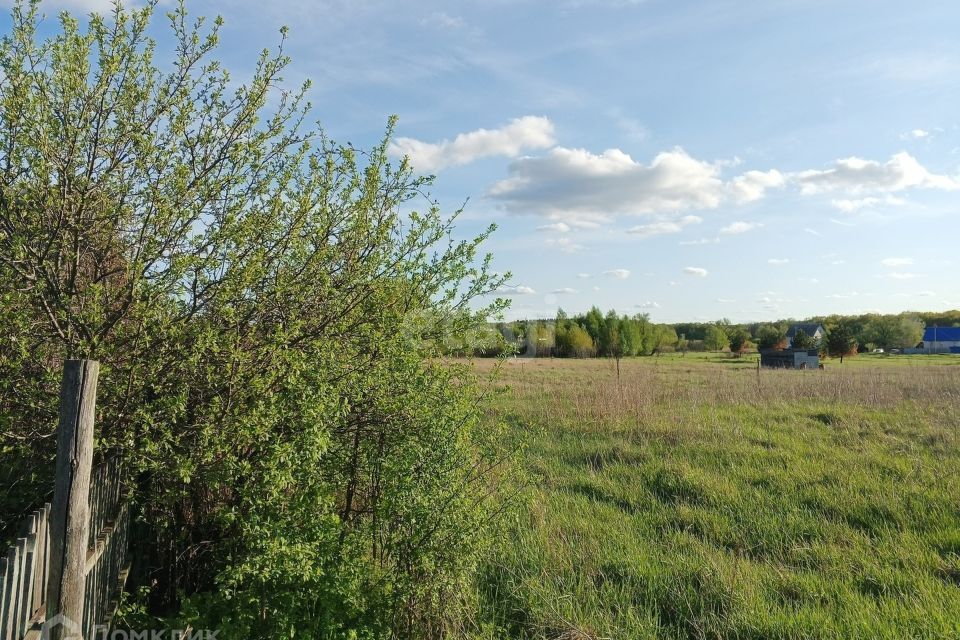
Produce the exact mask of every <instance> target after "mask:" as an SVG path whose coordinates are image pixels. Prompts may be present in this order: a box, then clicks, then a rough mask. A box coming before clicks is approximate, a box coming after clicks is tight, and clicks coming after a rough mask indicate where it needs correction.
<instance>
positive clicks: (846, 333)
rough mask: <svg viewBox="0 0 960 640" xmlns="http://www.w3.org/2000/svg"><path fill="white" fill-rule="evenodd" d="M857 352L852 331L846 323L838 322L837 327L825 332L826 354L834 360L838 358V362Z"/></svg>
mask: <svg viewBox="0 0 960 640" xmlns="http://www.w3.org/2000/svg"><path fill="white" fill-rule="evenodd" d="M856 352H857V339H856V337H855V336H854V334H853V331H852V329H851V328H850V326H849V325H848V324H847V323H846V322H840V323H838V324H837V326H835V327H833V328H832V329H829V330H828V331H827V353H828V354H829V355H830V356H832V357H834V358H836V357H838V356H839V358H840V362H841V363H842V362H843V357H844V356H848V355H852V354H855V353H856Z"/></svg>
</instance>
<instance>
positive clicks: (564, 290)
mask: <svg viewBox="0 0 960 640" xmlns="http://www.w3.org/2000/svg"><path fill="white" fill-rule="evenodd" d="M576 292H577V290H576V289H573V288H571V287H560V288H559V289H554V290H553V291H551V292H550V293H556V294H560V295H565V294H570V293H576Z"/></svg>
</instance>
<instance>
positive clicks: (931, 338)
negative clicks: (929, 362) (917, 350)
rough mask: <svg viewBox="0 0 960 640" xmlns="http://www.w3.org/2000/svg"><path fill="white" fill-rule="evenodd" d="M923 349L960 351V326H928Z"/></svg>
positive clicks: (941, 351) (926, 350)
mask: <svg viewBox="0 0 960 640" xmlns="http://www.w3.org/2000/svg"><path fill="white" fill-rule="evenodd" d="M922 349H923V352H924V353H960V327H927V328H926V329H925V330H924V332H923V345H922Z"/></svg>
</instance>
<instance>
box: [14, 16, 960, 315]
mask: <svg viewBox="0 0 960 640" xmlns="http://www.w3.org/2000/svg"><path fill="white" fill-rule="evenodd" d="M7 4H9V2H7ZM42 6H43V7H44V10H45V11H46V12H47V13H48V14H49V15H53V14H54V13H55V12H56V11H57V10H60V9H63V8H66V9H69V10H72V11H76V12H87V11H91V10H98V9H103V8H104V7H105V6H109V3H108V2H105V1H104V0H59V1H52V0H51V1H47V2H45V3H44V4H43V5H42ZM187 6H188V9H190V10H191V11H192V12H193V13H195V14H205V15H215V14H219V15H222V16H223V18H224V20H225V25H224V27H223V31H222V45H221V48H220V51H219V54H218V55H219V57H220V58H221V59H222V60H223V61H224V62H225V64H226V65H227V66H228V68H230V69H231V70H232V71H233V72H234V74H236V75H238V76H239V77H243V74H244V73H249V71H250V69H251V68H252V66H253V63H254V62H255V60H256V56H257V54H258V53H259V51H260V49H262V48H264V47H272V46H275V45H276V44H277V43H278V42H279V28H280V27H281V26H282V25H287V26H289V27H290V34H289V37H288V41H287V44H286V51H287V52H288V53H289V54H290V55H291V56H292V58H293V64H292V66H291V68H290V70H289V73H287V74H286V81H287V82H289V83H290V84H291V85H293V84H297V83H299V82H301V81H302V80H304V79H306V78H310V79H312V80H313V83H314V84H313V89H312V90H311V92H310V99H311V101H312V103H313V104H314V117H315V119H316V120H318V121H319V122H320V123H321V124H322V126H323V128H324V129H325V131H326V132H327V133H328V134H329V135H330V136H332V137H333V138H335V139H337V140H338V141H341V142H348V141H349V142H351V143H353V144H355V145H358V146H361V147H363V146H367V147H369V146H372V145H373V144H375V143H377V142H378V141H379V139H380V137H381V136H382V134H383V131H384V128H385V125H386V121H387V118H388V117H389V116H390V115H391V114H396V115H397V116H399V124H398V127H397V130H396V134H395V138H394V139H393V142H392V144H391V147H390V150H391V154H392V155H393V156H394V157H395V158H397V159H399V158H401V157H403V156H404V155H406V156H408V157H409V158H410V161H411V162H412V164H413V165H414V167H415V169H416V170H417V171H418V172H422V173H424V174H434V175H436V182H435V184H434V186H433V188H432V196H433V197H434V198H435V199H437V200H438V201H439V202H440V203H441V205H442V206H443V208H444V209H446V210H447V211H453V210H455V209H457V208H458V207H459V206H460V205H461V204H463V203H466V207H465V211H464V213H463V214H462V217H461V220H460V223H459V224H458V233H460V234H462V235H463V236H464V237H466V236H472V235H475V234H476V233H479V232H480V231H482V230H483V229H484V228H486V226H487V225H489V224H490V223H496V225H497V227H498V230H497V231H496V232H495V234H494V236H493V237H492V239H491V240H490V241H489V242H488V243H487V245H486V249H487V250H488V251H491V252H492V253H493V254H494V264H495V268H496V269H497V270H499V271H501V272H507V271H509V272H511V273H512V275H513V279H512V281H511V285H510V286H509V287H507V288H505V289H504V290H503V291H501V292H500V295H503V296H506V297H509V298H511V299H512V300H513V303H512V308H511V310H510V312H509V313H508V316H509V317H511V318H533V317H549V316H553V315H554V314H555V312H556V309H557V308H558V307H562V308H563V309H564V310H566V311H567V312H568V313H577V312H582V311H585V310H587V309H589V308H590V306H592V305H597V306H599V307H601V308H602V309H604V310H606V309H610V308H614V309H616V310H617V311H618V312H620V313H627V314H631V315H632V314H634V313H649V314H650V317H651V318H652V319H653V320H654V321H657V322H678V321H695V320H714V319H719V318H729V319H731V320H733V321H735V322H741V321H763V320H773V319H778V318H788V317H794V318H803V317H808V316H812V315H822V314H830V313H862V312H899V311H903V310H943V309H952V308H958V307H960V282H958V266H960V265H958V261H960V257H958V255H960V254H958V244H960V213H958V203H960V38H957V36H956V34H957V30H958V28H960V3H957V2H955V0H954V1H935V0H933V1H928V2H922V3H904V2H901V1H876V0H871V1H866V0H864V1H842V0H831V1H816V0H806V1H801V0H762V1H761V0H758V1H747V0H737V1H732V0H710V1H695V0H689V1H687V0H633V1H631V0H554V1H552V2H540V1H535V0H485V1H469V0H461V1H452V0H450V1H448V2H439V1H423V2H398V1H396V0H394V1H392V2H391V1H380V0H353V1H347V0H313V1H309V2H308V1H305V0H268V1H266V2H264V1H262V0H261V1H260V2H248V1H246V0H230V1H225V0H224V1H199V0H195V1H192V2H188V5H187ZM162 8H163V7H162V6H161V9H162ZM7 24H9V20H4V21H3V26H4V27H5V26H6V25H7Z"/></svg>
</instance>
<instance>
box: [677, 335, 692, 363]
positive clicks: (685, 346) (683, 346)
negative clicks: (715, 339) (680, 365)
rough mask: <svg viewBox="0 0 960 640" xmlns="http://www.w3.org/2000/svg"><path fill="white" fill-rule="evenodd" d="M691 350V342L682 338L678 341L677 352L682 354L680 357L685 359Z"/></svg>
mask: <svg viewBox="0 0 960 640" xmlns="http://www.w3.org/2000/svg"><path fill="white" fill-rule="evenodd" d="M689 349H690V341H689V340H687V339H686V338H680V339H679V340H677V351H679V352H680V357H681V358H685V357H686V356H687V351H688V350H689Z"/></svg>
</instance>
